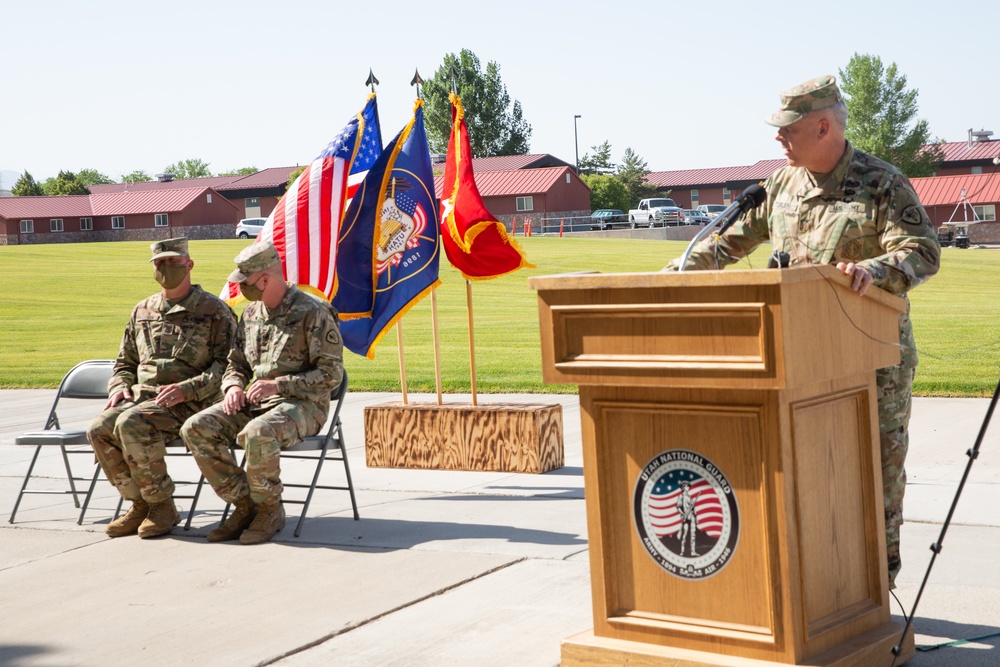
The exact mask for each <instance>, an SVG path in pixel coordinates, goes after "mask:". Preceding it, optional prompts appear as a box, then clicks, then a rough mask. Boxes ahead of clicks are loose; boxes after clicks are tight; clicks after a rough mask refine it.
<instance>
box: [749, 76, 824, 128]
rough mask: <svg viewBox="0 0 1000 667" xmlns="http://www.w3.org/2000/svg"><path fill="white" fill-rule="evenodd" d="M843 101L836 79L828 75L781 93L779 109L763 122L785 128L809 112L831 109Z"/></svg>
mask: <svg viewBox="0 0 1000 667" xmlns="http://www.w3.org/2000/svg"><path fill="white" fill-rule="evenodd" d="M843 99H844V96H843V95H842V94H841V93H840V88H838V87H837V79H836V78H834V77H833V76H831V75H830V74H827V75H826V76H818V77H816V78H815V79H811V80H809V81H806V82H805V83H802V84H799V85H798V86H795V87H794V88H791V89H789V90H786V91H785V92H783V93H781V108H780V109H778V110H777V111H775V112H774V113H773V114H771V116H770V118H768V119H767V120H766V121H764V122H766V123H767V124H768V125H774V126H775V127H787V126H789V125H791V124H792V123H795V122H797V121H800V120H802V117H803V116H805V115H806V114H807V113H809V112H810V111H816V110H817V109H825V108H827V107H832V106H833V105H834V104H836V103H837V102H840V101H841V100H843Z"/></svg>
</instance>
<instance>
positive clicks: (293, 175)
mask: <svg viewBox="0 0 1000 667" xmlns="http://www.w3.org/2000/svg"><path fill="white" fill-rule="evenodd" d="M305 170H306V168H305V167H299V168H298V169H296V170H295V171H293V172H292V173H290V174H289V175H288V184H287V185H286V186H285V190H286V191H287V190H288V189H289V188H290V187H292V183H294V182H295V179H296V178H298V177H299V176H300V175H301V174H302V172H303V171H305Z"/></svg>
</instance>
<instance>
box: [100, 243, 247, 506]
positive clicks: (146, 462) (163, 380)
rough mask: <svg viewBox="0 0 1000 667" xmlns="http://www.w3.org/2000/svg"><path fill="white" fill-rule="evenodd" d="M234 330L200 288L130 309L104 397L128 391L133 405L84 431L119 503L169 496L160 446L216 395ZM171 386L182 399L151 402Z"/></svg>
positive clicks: (226, 312)
mask: <svg viewBox="0 0 1000 667" xmlns="http://www.w3.org/2000/svg"><path fill="white" fill-rule="evenodd" d="M156 245H157V244H154V252H155V246H156ZM185 254H186V247H185ZM235 329H236V316H235V315H234V314H233V311H232V310H231V309H230V308H229V306H227V305H226V304H225V303H223V302H222V301H221V300H219V299H218V298H217V297H215V296H212V295H211V294H207V293H206V292H205V291H204V290H202V289H201V287H200V286H199V285H192V287H191V291H190V292H189V293H188V294H187V296H185V297H184V298H183V299H181V300H180V301H177V302H176V303H172V304H171V303H170V302H168V301H167V299H166V298H164V297H163V295H162V294H154V295H153V296H151V297H149V298H148V299H145V300H143V301H141V302H140V303H139V304H138V305H137V306H136V307H135V308H134V309H133V310H132V316H131V317H130V318H129V321H128V324H127V325H126V326H125V334H124V335H123V336H122V344H121V350H120V351H119V353H118V359H117V360H116V362H115V366H114V374H113V375H112V377H111V380H110V381H109V382H108V393H109V394H114V393H115V392H117V391H119V390H122V389H126V388H128V389H130V390H131V392H132V396H133V400H125V401H121V402H120V403H118V404H117V405H115V406H114V407H111V408H108V409H107V410H105V411H104V412H102V413H101V414H100V415H98V416H97V417H96V418H95V419H94V420H93V421H92V422H91V424H90V428H89V429H88V433H87V437H88V439H89V440H90V443H91V445H92V446H93V447H94V453H95V454H96V455H97V459H98V461H100V463H101V467H102V468H103V469H104V473H105V474H106V475H107V477H108V479H109V480H110V481H111V483H112V484H113V485H114V486H115V487H117V488H118V491H119V493H121V495H122V497H123V498H125V499H126V500H132V501H135V500H139V499H140V497H141V498H142V499H143V500H145V501H147V502H149V503H160V502H164V501H166V500H168V499H169V498H170V497H171V496H172V495H173V492H174V483H173V480H171V479H170V476H169V475H168V474H167V468H166V463H165V461H164V456H165V455H166V447H165V445H166V443H168V442H170V441H171V440H174V439H176V438H177V437H178V432H179V430H180V427H181V424H183V423H184V421H185V420H186V419H187V418H188V417H190V416H191V415H193V414H195V413H196V412H198V411H199V410H202V409H203V408H205V407H207V406H209V405H211V404H212V403H214V402H215V401H217V400H219V398H220V397H221V393H220V391H219V386H220V383H221V382H222V374H223V371H224V370H225V368H226V355H227V353H228V352H229V349H230V346H231V343H232V339H233V334H234V332H235ZM175 383H176V384H177V385H178V387H179V388H180V389H181V391H182V392H183V394H184V402H183V403H179V404H177V405H175V406H171V407H161V406H158V405H156V403H155V401H154V399H155V397H156V394H157V389H158V388H159V387H161V386H164V385H169V384H175Z"/></svg>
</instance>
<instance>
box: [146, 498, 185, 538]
mask: <svg viewBox="0 0 1000 667" xmlns="http://www.w3.org/2000/svg"><path fill="white" fill-rule="evenodd" d="M180 522H181V515H180V514H178V512H177V506H176V505H174V499H173V498H167V499H166V500H165V501H163V502H162V503H150V504H149V515H148V516H147V517H146V520H145V521H143V522H142V525H141V526H139V537H141V538H144V539H145V538H147V537H156V536H157V535H166V534H167V533H169V532H170V530H171V529H172V528H173V527H174V526H176V525H177V524H179V523H180Z"/></svg>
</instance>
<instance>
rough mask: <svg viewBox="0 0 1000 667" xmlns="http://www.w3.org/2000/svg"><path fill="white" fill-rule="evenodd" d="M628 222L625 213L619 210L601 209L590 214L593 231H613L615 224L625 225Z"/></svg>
mask: <svg viewBox="0 0 1000 667" xmlns="http://www.w3.org/2000/svg"><path fill="white" fill-rule="evenodd" d="M627 221H628V218H626V217H625V211H621V210H619V209H617V208H601V209H598V210H596V211H594V212H593V213H591V214H590V228H591V229H611V228H612V227H614V226H615V225H614V223H616V222H617V223H621V224H624V223H625V222H627Z"/></svg>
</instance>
